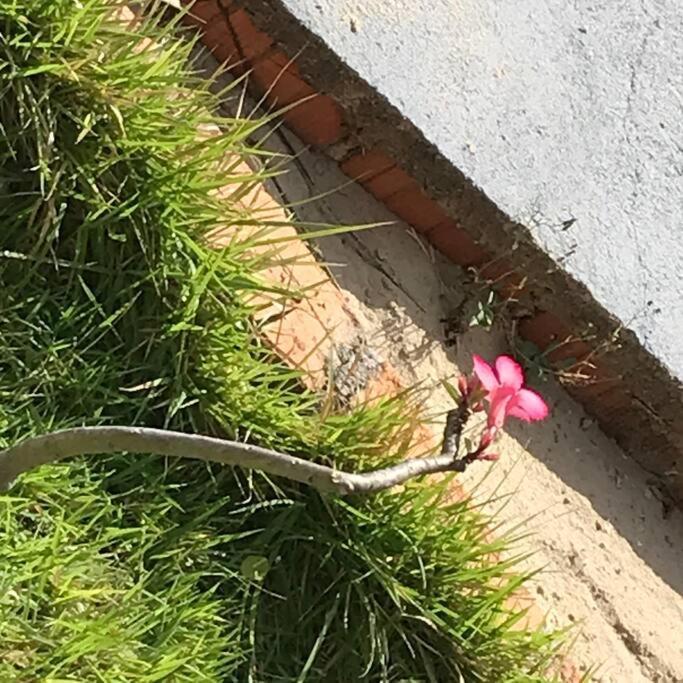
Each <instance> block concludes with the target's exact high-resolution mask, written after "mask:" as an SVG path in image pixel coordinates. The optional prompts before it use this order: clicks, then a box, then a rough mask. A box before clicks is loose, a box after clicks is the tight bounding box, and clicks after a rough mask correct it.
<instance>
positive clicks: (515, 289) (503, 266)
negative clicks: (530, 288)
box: [479, 258, 526, 297]
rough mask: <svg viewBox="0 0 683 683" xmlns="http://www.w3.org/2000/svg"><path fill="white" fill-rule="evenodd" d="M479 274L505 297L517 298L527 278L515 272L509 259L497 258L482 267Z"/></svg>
mask: <svg viewBox="0 0 683 683" xmlns="http://www.w3.org/2000/svg"><path fill="white" fill-rule="evenodd" d="M479 274H480V275H481V276H482V277H483V278H485V279H486V280H488V281H489V282H490V283H491V286H492V287H493V288H494V289H496V290H497V291H498V293H499V294H501V295H502V296H503V297H515V296H516V295H518V294H519V293H520V292H521V290H522V289H523V288H524V283H525V281H526V278H525V277H524V276H523V275H521V274H520V273H518V272H517V271H515V269H514V267H513V265H512V264H511V263H510V261H508V260H507V259H501V258H495V259H492V260H491V261H489V263H486V264H484V265H482V266H481V268H480V270H479Z"/></svg>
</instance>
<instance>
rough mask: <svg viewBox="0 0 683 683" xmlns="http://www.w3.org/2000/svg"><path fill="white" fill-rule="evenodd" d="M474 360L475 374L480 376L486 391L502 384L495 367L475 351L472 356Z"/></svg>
mask: <svg viewBox="0 0 683 683" xmlns="http://www.w3.org/2000/svg"><path fill="white" fill-rule="evenodd" d="M472 362H473V363H474V374H475V375H476V376H477V377H478V378H479V381H480V382H481V383H482V386H483V387H484V389H486V391H493V390H494V389H497V388H498V387H499V386H500V382H498V378H497V377H496V373H495V372H494V371H493V368H492V367H491V366H490V365H489V364H488V363H487V362H486V361H485V360H484V359H483V358H482V357H481V356H477V354H476V353H475V354H474V355H473V356H472Z"/></svg>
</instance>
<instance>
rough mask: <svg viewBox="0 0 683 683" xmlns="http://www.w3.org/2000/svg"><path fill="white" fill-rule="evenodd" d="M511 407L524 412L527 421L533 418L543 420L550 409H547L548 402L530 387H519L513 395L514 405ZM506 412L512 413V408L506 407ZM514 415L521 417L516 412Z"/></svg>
mask: <svg viewBox="0 0 683 683" xmlns="http://www.w3.org/2000/svg"><path fill="white" fill-rule="evenodd" d="M511 408H514V409H515V413H517V411H521V412H524V413H526V416H527V417H526V418H522V419H527V421H529V422H531V421H533V420H544V419H545V418H546V417H548V413H549V412H550V410H549V409H548V404H547V403H546V402H545V401H544V400H543V399H542V398H541V396H540V395H539V394H537V393H536V392H535V391H531V389H520V390H519V392H517V396H516V397H515V402H514V406H511ZM508 413H510V415H512V414H513V413H512V410H511V409H508ZM515 417H521V415H520V414H516V415H515Z"/></svg>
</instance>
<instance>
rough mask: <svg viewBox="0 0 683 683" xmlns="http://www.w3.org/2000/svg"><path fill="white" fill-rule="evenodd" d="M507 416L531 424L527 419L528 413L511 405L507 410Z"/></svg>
mask: <svg viewBox="0 0 683 683" xmlns="http://www.w3.org/2000/svg"><path fill="white" fill-rule="evenodd" d="M508 415H509V416H510V417H518V418H519V419H520V420H524V422H531V417H529V413H527V412H526V410H523V409H522V408H520V407H519V406H515V405H513V406H512V407H511V408H508Z"/></svg>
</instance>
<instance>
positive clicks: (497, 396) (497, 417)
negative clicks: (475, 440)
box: [487, 389, 515, 429]
mask: <svg viewBox="0 0 683 683" xmlns="http://www.w3.org/2000/svg"><path fill="white" fill-rule="evenodd" d="M514 398H515V394H514V393H513V392H512V391H511V390H509V389H503V390H498V391H496V392H494V393H493V394H492V395H491V399H490V400H491V405H490V406H489V412H488V419H487V424H488V426H489V428H491V427H496V428H497V429H502V427H503V425H504V424H505V418H506V417H507V415H508V409H509V407H510V404H511V403H512V401H513V399H514Z"/></svg>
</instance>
